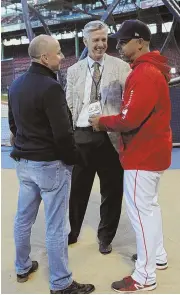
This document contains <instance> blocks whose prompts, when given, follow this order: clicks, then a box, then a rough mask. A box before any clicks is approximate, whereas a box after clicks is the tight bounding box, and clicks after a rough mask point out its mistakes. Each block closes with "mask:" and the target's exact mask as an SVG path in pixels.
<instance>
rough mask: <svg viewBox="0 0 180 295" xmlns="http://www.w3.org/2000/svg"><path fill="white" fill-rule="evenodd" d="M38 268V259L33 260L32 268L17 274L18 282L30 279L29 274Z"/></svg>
mask: <svg viewBox="0 0 180 295" xmlns="http://www.w3.org/2000/svg"><path fill="white" fill-rule="evenodd" d="M37 269H38V262H37V261H32V266H31V268H30V270H29V271H28V272H26V273H23V274H22V275H18V274H17V282H18V283H24V282H26V281H27V280H28V278H29V275H30V274H31V273H32V272H35V271H36V270H37Z"/></svg>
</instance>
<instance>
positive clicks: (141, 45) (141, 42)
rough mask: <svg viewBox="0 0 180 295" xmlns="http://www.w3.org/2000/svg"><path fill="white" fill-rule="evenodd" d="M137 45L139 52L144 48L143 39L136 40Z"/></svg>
mask: <svg viewBox="0 0 180 295" xmlns="http://www.w3.org/2000/svg"><path fill="white" fill-rule="evenodd" d="M138 44H139V50H141V49H142V48H143V46H144V39H142V38H140V39H138Z"/></svg>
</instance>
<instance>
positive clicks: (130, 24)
mask: <svg viewBox="0 0 180 295" xmlns="http://www.w3.org/2000/svg"><path fill="white" fill-rule="evenodd" d="M110 37H111V38H116V39H118V40H128V39H139V38H142V39H144V40H145V41H150V40H151V31H150V29H149V28H148V26H147V25H146V24H145V23H143V22H141V21H140V20H137V19H130V20H125V21H124V22H123V23H122V25H121V27H120V28H119V31H118V32H116V33H115V34H113V35H111V36H110Z"/></svg>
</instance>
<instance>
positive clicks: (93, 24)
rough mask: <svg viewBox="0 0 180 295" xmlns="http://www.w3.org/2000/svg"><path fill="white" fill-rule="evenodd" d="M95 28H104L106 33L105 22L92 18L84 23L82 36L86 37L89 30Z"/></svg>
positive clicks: (92, 30)
mask: <svg viewBox="0 0 180 295" xmlns="http://www.w3.org/2000/svg"><path fill="white" fill-rule="evenodd" d="M97 30H106V32H107V34H108V26H107V25H106V24H105V23H103V22H102V21H100V20H93V21H91V22H89V23H87V24H86V25H85V27H84V30H83V37H84V38H86V39H87V38H88V37H89V34H90V33H91V32H94V31H97Z"/></svg>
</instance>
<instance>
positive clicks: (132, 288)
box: [111, 276, 157, 293]
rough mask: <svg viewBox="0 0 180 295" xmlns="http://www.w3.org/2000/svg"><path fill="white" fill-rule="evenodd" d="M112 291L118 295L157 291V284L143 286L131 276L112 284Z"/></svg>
mask: <svg viewBox="0 0 180 295" xmlns="http://www.w3.org/2000/svg"><path fill="white" fill-rule="evenodd" d="M111 287H112V289H113V290H114V291H116V292H118V293H134V292H137V291H151V290H154V289H156V287H157V284H156V283H154V284H151V285H142V284H139V283H138V282H136V281H134V280H133V278H132V277H131V276H128V277H125V278H124V279H123V280H122V281H117V282H114V283H112V285H111Z"/></svg>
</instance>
